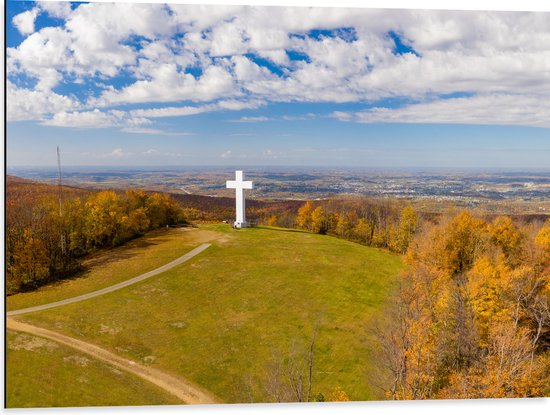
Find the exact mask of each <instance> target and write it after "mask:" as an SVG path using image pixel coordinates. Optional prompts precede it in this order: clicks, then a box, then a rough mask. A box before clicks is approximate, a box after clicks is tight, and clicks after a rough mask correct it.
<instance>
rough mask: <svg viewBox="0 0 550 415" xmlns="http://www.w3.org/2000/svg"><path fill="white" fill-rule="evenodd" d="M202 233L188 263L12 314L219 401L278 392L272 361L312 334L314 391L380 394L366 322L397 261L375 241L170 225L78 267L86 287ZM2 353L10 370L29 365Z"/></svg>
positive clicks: (301, 352)
mask: <svg viewBox="0 0 550 415" xmlns="http://www.w3.org/2000/svg"><path fill="white" fill-rule="evenodd" d="M202 234H205V235H207V237H208V238H207V239H209V240H211V242H212V246H211V247H210V248H209V249H208V250H207V251H205V252H203V253H201V254H200V255H199V256H197V257H196V258H194V259H192V260H190V261H189V262H188V263H185V264H182V265H180V266H178V267H175V268H173V269H172V270H170V271H167V272H165V273H163V274H160V275H158V276H155V277H152V278H151V279H149V280H147V281H143V282H141V283H138V284H136V285H134V286H131V287H127V288H124V289H121V290H119V291H117V292H113V293H110V294H105V295H103V296H100V297H96V298H94V299H90V300H86V301H82V302H80V303H74V304H69V305H65V306H62V307H60V308H58V309H51V310H45V311H41V312H37V313H31V314H27V315H22V316H18V317H17V318H18V319H21V320H22V321H25V322H29V323H31V324H35V325H38V326H41V327H45V328H49V329H51V330H54V331H59V332H61V333H63V334H65V335H68V336H72V337H78V338H79V339H81V340H82V339H86V341H89V342H91V343H93V344H97V345H99V346H101V347H103V348H106V349H108V350H111V351H112V352H114V353H116V354H119V355H121V356H123V357H126V358H128V359H131V360H135V361H137V362H140V363H142V364H147V365H151V366H152V367H154V368H157V369H161V370H163V371H165V372H167V373H169V374H172V375H179V376H183V377H185V378H187V379H190V380H191V381H193V382H194V383H196V384H197V385H199V386H201V387H202V388H204V389H206V390H208V391H210V392H212V393H213V394H215V395H216V396H219V397H220V399H222V400H223V401H226V402H249V401H251V400H252V401H255V402H260V401H264V402H265V401H272V400H275V397H274V396H275V395H274V393H275V392H274V390H273V385H272V384H271V380H270V379H272V376H273V375H274V373H275V367H276V366H277V365H281V368H283V367H286V366H285V365H288V364H289V362H290V361H294V363H295V364H299V365H301V364H302V363H303V359H304V356H305V353H306V351H307V348H308V345H309V344H310V342H311V340H312V335H313V333H314V332H316V337H315V342H314V364H313V382H312V390H313V392H314V393H316V394H318V393H322V394H323V395H324V396H327V397H328V396H330V394H331V393H332V391H333V390H334V389H335V388H341V389H342V390H344V391H345V392H346V393H347V394H348V395H349V397H350V398H351V399H353V400H367V399H375V398H381V396H380V392H379V389H378V388H377V386H378V385H377V382H380V381H381V376H382V374H383V371H382V369H381V368H380V367H378V364H377V362H376V359H375V358H374V356H373V352H374V350H375V348H376V347H375V345H376V342H375V341H374V339H373V338H372V334H370V333H369V328H370V329H372V328H373V327H374V325H375V323H376V322H377V321H378V322H379V321H380V319H381V318H382V316H383V310H384V308H385V307H386V306H387V301H388V299H389V298H390V295H391V294H392V292H393V290H394V289H395V287H396V283H397V275H398V273H399V271H400V269H401V259H400V258H399V257H398V256H396V255H393V254H390V253H387V252H385V251H383V250H380V249H376V248H369V247H365V246H362V245H359V244H356V243H353V242H349V241H344V240H340V239H336V238H334V237H330V236H323V235H315V234H310V233H305V232H300V231H290V230H284V229H275V228H263V227H262V228H250V229H246V230H240V231H236V230H232V229H231V228H230V227H229V226H228V225H207V226H201V227H199V228H198V229H193V230H186V231H183V230H182V229H171V230H168V231H166V232H165V233H164V234H162V233H157V234H155V235H156V236H153V238H152V239H150V237H148V236H146V237H144V238H141V240H136V245H135V246H134V248H133V249H134V251H132V252H133V254H132V255H124V254H122V255H117V253H118V252H120V253H122V252H124V251H123V250H124V249H126V248H124V247H122V248H117V249H114V250H111V251H110V252H107V253H105V254H104V255H105V257H104V258H103V260H101V259H100V260H98V261H97V262H96V265H95V266H94V267H93V268H92V269H91V270H90V273H89V274H88V276H87V277H86V279H87V280H88V281H92V282H91V283H88V284H87V286H88V287H87V288H88V289H90V290H91V289H93V288H94V286H93V285H94V283H93V281H94V279H95V278H98V277H96V276H95V275H96V274H102V275H103V274H104V270H102V268H103V267H104V266H105V264H107V267H111V268H112V267H116V269H118V270H124V269H126V267H127V265H129V264H132V269H134V270H135V271H133V272H134V273H137V272H139V271H138V269H139V268H140V266H139V263H140V261H144V262H147V263H148V261H150V257H151V258H152V257H154V256H155V255H154V254H153V255H150V254H148V251H149V250H150V249H151V248H152V247H155V249H154V251H155V252H157V253H158V252H162V249H161V248H162V247H163V246H164V248H166V250H168V252H172V250H174V249H175V248H176V247H177V246H178V245H179V244H180V243H184V244H189V242H186V241H187V240H188V239H189V238H191V240H195V241H199V240H204V239H203V237H202V236H201V235H202ZM212 238H213V239H212ZM137 241H140V243H137ZM149 241H150V242H149ZM163 244H164V245H163ZM119 250H122V251H119ZM159 250H160V251H159ZM170 255H172V254H170ZM165 258H166V259H169V258H168V257H165ZM126 274H127V275H126V277H128V278H129V277H132V276H133V275H132V274H131V272H127V273H126ZM103 278H104V277H99V278H98V281H100V284H103V285H104V284H105V283H104V279H103ZM74 287H75V283H74V282H73V281H69V282H67V283H66V284H65V283H62V284H59V285H57V286H54V287H49V288H48V289H45V290H43V292H44V293H45V294H44V295H47V296H48V297H49V298H53V299H59V298H61V297H64V296H72V295H75V294H79V292H75V289H74ZM64 291H66V292H65V293H64ZM25 296H26V297H25ZM25 298H26V299H25ZM21 299H23V301H21ZM41 302H42V301H41V294H40V292H35V293H28V294H17V295H14V296H12V297H10V303H11V304H15V303H19V305H20V306H29V305H33V304H37V303H41ZM10 308H12V307H10ZM8 359H10V354H9V353H8ZM9 363H10V361H9V362H8V368H9V371H8V379H9V378H10V376H16V375H17V376H35V375H36V373H34V369H33V368H32V367H16V366H15V365H13V364H9ZM52 381H53V382H55V381H56V379H53V380H52ZM8 382H9V381H8ZM60 387H62V388H69V389H70V388H71V385H60ZM12 393H13V392H12ZM72 404H74V401H73V402H72Z"/></svg>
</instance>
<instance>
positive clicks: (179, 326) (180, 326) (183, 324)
mask: <svg viewBox="0 0 550 415" xmlns="http://www.w3.org/2000/svg"><path fill="white" fill-rule="evenodd" d="M170 327H173V328H175V329H183V328H184V327H187V323H186V322H185V321H175V322H173V323H170Z"/></svg>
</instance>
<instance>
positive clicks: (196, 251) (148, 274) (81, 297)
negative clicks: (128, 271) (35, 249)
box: [6, 243, 210, 317]
mask: <svg viewBox="0 0 550 415" xmlns="http://www.w3.org/2000/svg"><path fill="white" fill-rule="evenodd" d="M209 246H210V244H209V243H204V244H202V245H200V246H198V247H196V248H195V249H193V250H192V251H189V252H188V253H186V254H185V255H182V256H180V257H179V258H177V259H175V260H173V261H172V262H169V263H168V264H165V265H163V266H161V267H159V268H157V269H154V270H152V271H149V272H146V273H145V274H141V275H139V276H137V277H134V278H130V279H129V280H126V281H122V282H120V283H118V284H115V285H111V286H109V287H105V288H102V289H101V290H97V291H92V292H91V293H88V294H83V295H79V296H77V297H72V298H67V299H66V300H61V301H56V302H53V303H48V304H42V305H38V306H34V307H28V308H21V309H19V310H12V311H8V312H7V313H6V314H7V315H8V317H9V316H16V315H19V314H25V313H32V312H33V311H41V310H46V309H48V308H53V307H59V306H62V305H66V304H71V303H76V302H77V301H82V300H87V299H89V298H93V297H97V296H99V295H103V294H106V293H110V292H112V291H115V290H119V289H121V288H124V287H127V286H129V285H132V284H135V283H137V282H140V281H143V280H145V279H147V278H151V277H152V276H154V275H157V274H160V273H161V272H164V271H168V270H169V269H170V268H173V267H175V266H177V265H180V264H182V263H184V262H185V261H188V260H190V259H191V258H193V257H194V256H196V255H198V254H200V253H201V252H202V251H204V250H205V249H206V248H208V247H209Z"/></svg>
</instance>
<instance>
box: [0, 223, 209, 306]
mask: <svg viewBox="0 0 550 415" xmlns="http://www.w3.org/2000/svg"><path fill="white" fill-rule="evenodd" d="M219 236H220V235H218V234H217V233H215V232H208V231H205V230H198V229H196V228H176V229H168V230H165V229H162V230H158V231H153V232H149V233H148V234H147V235H146V236H145V237H142V238H139V239H135V240H133V241H130V242H128V243H127V244H125V245H124V246H122V247H119V248H116V249H111V250H105V251H101V252H98V253H97V254H95V255H93V256H92V257H90V258H88V259H87V260H86V261H84V263H83V268H84V271H83V272H82V273H80V274H79V275H77V276H75V277H73V278H70V279H66V280H62V281H59V282H57V283H56V284H51V285H46V286H43V287H40V288H39V289H38V290H36V291H30V292H27V293H20V294H16V295H12V296H9V297H8V298H7V304H6V306H7V309H8V311H9V310H17V309H20V308H26V307H31V306H35V305H41V304H46V303H51V302H54V301H58V300H63V299H65V298H70V297H75V296H77V295H81V294H85V293H89V292H91V291H95V290H99V289H101V288H104V287H108V286H110V285H113V284H116V283H118V282H121V281H125V280H127V279H130V278H132V277H135V276H137V275H140V274H143V273H145V272H147V271H151V270H153V269H155V268H158V267H160V266H161V265H164V264H166V263H168V262H170V261H172V260H174V259H176V258H178V257H180V256H181V255H183V254H185V253H186V252H188V251H190V250H191V249H193V248H195V247H196V246H198V245H199V244H201V243H203V242H207V241H209V240H211V239H215V238H217V237H219Z"/></svg>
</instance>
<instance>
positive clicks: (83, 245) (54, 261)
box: [6, 178, 185, 295]
mask: <svg viewBox="0 0 550 415" xmlns="http://www.w3.org/2000/svg"><path fill="white" fill-rule="evenodd" d="M58 190H59V189H57V187H55V186H50V185H43V184H39V183H34V182H29V181H24V180H20V179H14V178H8V183H7V197H6V222H7V227H6V293H7V294H8V295H10V294H14V293H17V292H20V291H28V290H33V289H36V288H37V287H39V286H41V285H44V284H46V283H50V282H53V281H56V280H59V279H63V278H67V277H69V276H72V275H74V274H76V273H78V272H79V271H80V264H81V259H82V258H84V257H85V256H86V255H89V254H90V253H93V252H94V251H97V250H98V249H102V248H109V247H114V246H118V245H121V244H123V243H124V242H126V241H128V240H130V239H133V238H136V237H138V236H140V235H143V234H144V233H145V232H147V231H149V230H152V229H156V228H159V227H163V226H170V225H176V224H183V223H185V219H184V216H183V210H182V208H181V207H180V205H179V204H178V203H177V202H176V201H175V200H173V199H172V198H171V197H170V196H169V195H166V194H160V193H145V192H143V191H140V190H127V191H125V192H115V191H110V190H109V191H99V192H97V191H95V192H94V191H84V190H82V189H77V188H63V189H61V190H62V191H61V192H59V191H58Z"/></svg>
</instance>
